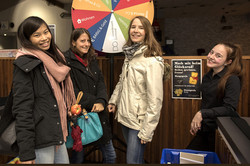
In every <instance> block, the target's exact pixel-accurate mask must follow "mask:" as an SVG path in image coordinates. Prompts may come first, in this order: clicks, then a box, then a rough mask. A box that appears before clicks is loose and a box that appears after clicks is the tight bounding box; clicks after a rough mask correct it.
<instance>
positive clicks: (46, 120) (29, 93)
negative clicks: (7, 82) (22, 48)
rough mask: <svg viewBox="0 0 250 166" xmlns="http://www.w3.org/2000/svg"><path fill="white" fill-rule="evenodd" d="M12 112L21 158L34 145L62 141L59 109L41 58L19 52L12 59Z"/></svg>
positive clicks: (31, 153)
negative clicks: (18, 54)
mask: <svg viewBox="0 0 250 166" xmlns="http://www.w3.org/2000/svg"><path fill="white" fill-rule="evenodd" d="M12 112H13V116H14V117H15V119H16V133H17V143H18V147H19V157H20V159H21V161H27V160H33V159H35V158H36V155H35V149H39V148H44V147H48V146H52V145H61V144H63V142H64V140H63V134H62V128H61V123H60V115H59V109H58V106H57V101H56V98H55V97H54V94H53V92H52V89H51V84H50V82H49V80H48V77H47V75H46V73H45V71H44V67H43V63H42V62H41V60H39V59H37V58H35V57H34V56H30V55H23V56H20V57H19V58H17V59H16V60H15V61H14V73H13V109H12Z"/></svg>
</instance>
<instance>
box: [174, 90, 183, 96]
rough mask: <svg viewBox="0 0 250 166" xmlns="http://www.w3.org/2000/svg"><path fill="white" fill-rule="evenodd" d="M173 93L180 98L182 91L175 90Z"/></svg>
mask: <svg viewBox="0 0 250 166" xmlns="http://www.w3.org/2000/svg"><path fill="white" fill-rule="evenodd" d="M174 93H175V94H176V95H177V96H180V95H181V94H182V93H183V90H182V89H175V91H174Z"/></svg>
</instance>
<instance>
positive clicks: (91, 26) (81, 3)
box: [71, 0, 154, 53]
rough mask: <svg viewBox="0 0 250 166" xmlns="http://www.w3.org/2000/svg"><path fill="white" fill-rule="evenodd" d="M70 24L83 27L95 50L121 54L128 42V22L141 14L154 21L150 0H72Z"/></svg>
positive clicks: (152, 5)
mask: <svg viewBox="0 0 250 166" xmlns="http://www.w3.org/2000/svg"><path fill="white" fill-rule="evenodd" d="M71 15H72V22H73V25H74V27H75V28H86V29H88V31H89V32H90V35H91V38H92V39H91V41H92V43H93V46H94V48H95V49H96V50H98V51H101V52H106V53H119V52H122V46H123V45H124V44H125V42H126V40H127V39H128V26H129V24H130V20H131V19H132V18H133V17H135V16H137V15H142V16H145V17H147V18H148V19H149V21H150V22H151V24H152V22H153V18H154V4H153V0H73V2H72V11H71Z"/></svg>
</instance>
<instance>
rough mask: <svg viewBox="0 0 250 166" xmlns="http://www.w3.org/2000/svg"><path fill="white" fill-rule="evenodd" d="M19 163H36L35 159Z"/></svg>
mask: <svg viewBox="0 0 250 166" xmlns="http://www.w3.org/2000/svg"><path fill="white" fill-rule="evenodd" d="M18 164H35V160H30V161H20V163H18Z"/></svg>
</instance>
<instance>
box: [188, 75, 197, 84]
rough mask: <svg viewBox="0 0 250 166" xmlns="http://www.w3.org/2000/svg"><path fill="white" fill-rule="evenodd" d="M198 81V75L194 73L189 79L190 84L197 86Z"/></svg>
mask: <svg viewBox="0 0 250 166" xmlns="http://www.w3.org/2000/svg"><path fill="white" fill-rule="evenodd" d="M197 81H198V73H197V72H192V73H191V77H190V78H189V84H193V85H196V84H197Z"/></svg>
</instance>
